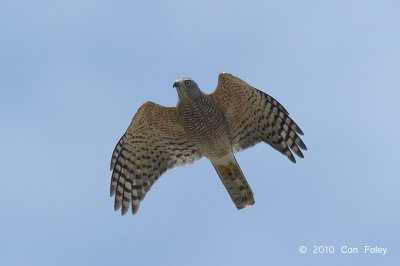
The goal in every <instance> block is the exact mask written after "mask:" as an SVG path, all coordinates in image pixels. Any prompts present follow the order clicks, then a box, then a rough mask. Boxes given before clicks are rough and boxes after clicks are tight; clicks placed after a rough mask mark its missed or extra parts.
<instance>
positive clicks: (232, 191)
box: [212, 156, 255, 210]
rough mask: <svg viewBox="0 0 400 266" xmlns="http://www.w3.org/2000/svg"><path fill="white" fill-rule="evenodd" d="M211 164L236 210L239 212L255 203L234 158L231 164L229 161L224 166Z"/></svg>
mask: <svg viewBox="0 0 400 266" xmlns="http://www.w3.org/2000/svg"><path fill="white" fill-rule="evenodd" d="M232 157H233V156H232ZM212 164H213V166H214V168H215V170H216V171H217V173H218V176H219V178H221V181H222V183H223V184H224V186H225V188H226V190H227V191H228V193H229V196H231V199H232V201H233V203H235V205H236V208H238V209H239V210H240V209H243V208H244V207H246V205H253V204H254V203H255V201H254V197H253V191H252V190H251V188H250V186H249V184H248V183H247V180H246V178H245V177H244V175H243V173H242V170H240V167H239V165H238V163H237V161H236V159H235V157H233V162H232V161H231V160H230V161H229V162H227V163H226V164H225V163H224V164H218V163H216V162H213V161H212Z"/></svg>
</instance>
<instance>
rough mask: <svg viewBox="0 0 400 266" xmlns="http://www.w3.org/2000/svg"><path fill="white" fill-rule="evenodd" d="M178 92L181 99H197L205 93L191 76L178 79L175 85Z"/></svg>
mask: <svg viewBox="0 0 400 266" xmlns="http://www.w3.org/2000/svg"><path fill="white" fill-rule="evenodd" d="M173 87H174V88H176V91H177V92H178V96H179V100H181V101H184V100H196V99H199V98H201V97H203V95H204V93H203V92H202V91H201V90H200V88H199V86H198V85H197V83H196V82H195V81H194V80H193V79H191V78H181V79H177V80H175V82H174V85H173Z"/></svg>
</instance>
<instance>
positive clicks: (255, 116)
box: [110, 73, 307, 215]
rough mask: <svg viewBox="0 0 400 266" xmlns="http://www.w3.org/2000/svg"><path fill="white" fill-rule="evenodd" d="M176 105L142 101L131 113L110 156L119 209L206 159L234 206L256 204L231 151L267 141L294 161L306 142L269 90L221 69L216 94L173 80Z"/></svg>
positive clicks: (191, 82)
mask: <svg viewBox="0 0 400 266" xmlns="http://www.w3.org/2000/svg"><path fill="white" fill-rule="evenodd" d="M173 87H175V88H176V90H177V92H178V98H179V99H178V103H177V105H176V107H164V106H161V105H158V104H155V103H153V102H146V103H144V104H143V105H142V106H141V107H140V108H139V110H138V111H137V113H136V114H135V115H134V117H133V119H132V122H131V124H130V125H129V127H128V129H127V130H126V132H125V134H124V135H123V136H122V137H121V139H120V140H119V141H118V143H117V145H116V146H115V149H114V152H113V154H112V158H111V167H110V169H111V170H112V177H111V186H110V195H111V196H113V195H114V194H115V202H114V209H115V210H118V209H120V208H121V207H122V209H121V214H122V215H124V214H125V213H126V212H127V211H128V209H129V207H130V205H131V207H132V214H135V213H136V212H137V210H138V208H139V204H140V201H141V200H143V198H144V197H145V195H146V193H147V192H148V191H149V190H150V188H151V186H152V185H153V184H154V183H155V182H156V181H157V180H158V178H160V176H161V175H162V174H163V173H164V172H165V171H167V170H168V169H170V168H172V167H174V166H177V165H185V164H188V163H193V162H194V161H195V160H198V159H200V158H202V157H206V158H207V159H208V160H210V162H211V164H212V165H213V166H214V168H215V170H216V172H217V174H218V176H219V177H220V179H221V181H222V183H223V184H224V186H225V188H226V190H227V191H228V193H229V196H230V197H231V198H232V201H233V202H234V204H235V205H236V207H237V208H238V209H243V208H244V207H246V205H253V204H254V197H253V191H252V190H251V188H250V186H249V184H248V183H247V181H246V178H245V177H244V175H243V173H242V170H241V169H240V167H239V165H238V163H237V161H236V159H235V156H234V153H236V152H239V151H241V150H244V149H246V148H249V147H252V146H254V145H255V144H257V143H258V142H265V143H268V144H269V145H271V146H272V147H273V148H274V149H276V150H277V151H279V152H281V153H282V154H283V155H286V156H287V157H288V158H289V160H290V161H292V162H293V163H295V162H296V160H295V158H294V156H293V154H292V152H294V153H295V154H296V155H297V156H299V157H301V158H303V154H302V152H301V149H303V150H306V149H307V147H306V145H305V144H304V143H303V141H302V140H301V139H300V138H299V135H298V134H300V135H303V132H302V130H301V129H300V127H299V126H298V125H297V124H296V123H295V122H294V121H293V120H292V119H291V118H290V117H289V113H288V111H286V109H285V108H284V107H283V106H282V105H281V104H280V103H279V102H278V101H277V100H275V99H274V98H272V97H271V96H269V95H268V94H266V93H264V92H262V91H260V90H258V89H256V88H255V87H253V86H251V85H249V84H247V83H246V82H244V81H243V80H241V79H239V78H237V77H235V76H233V75H231V74H228V73H220V74H219V77H218V85H217V88H216V89H215V91H214V92H213V93H210V94H205V93H203V92H202V91H201V90H200V88H199V86H198V85H197V84H196V82H195V81H194V80H192V79H190V78H181V79H178V80H176V81H175V83H174V84H173Z"/></svg>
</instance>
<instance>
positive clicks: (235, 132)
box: [211, 73, 307, 163]
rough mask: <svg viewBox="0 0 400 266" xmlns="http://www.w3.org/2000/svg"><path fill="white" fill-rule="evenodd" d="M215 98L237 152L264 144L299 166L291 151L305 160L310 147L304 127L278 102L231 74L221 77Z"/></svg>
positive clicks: (224, 74)
mask: <svg viewBox="0 0 400 266" xmlns="http://www.w3.org/2000/svg"><path fill="white" fill-rule="evenodd" d="M211 95H212V97H215V99H216V101H217V103H218V104H219V105H220V107H221V108H222V110H223V111H224V113H225V116H226V119H227V120H228V123H229V126H230V131H231V141H232V146H233V151H234V152H238V151H240V150H243V149H246V148H249V147H251V146H254V145H255V144H257V143H258V142H261V141H264V142H266V143H268V144H270V145H271V146H272V147H273V148H275V149H276V150H278V151H279V152H281V153H282V154H284V155H286V156H287V157H288V158H289V159H290V160H291V161H292V162H294V163H295V162H296V159H295V158H294V156H293V154H292V152H291V151H293V152H294V153H295V154H296V155H298V156H299V157H301V158H303V157H304V156H303V153H302V152H301V150H300V149H303V150H306V149H307V147H306V145H305V144H304V143H303V141H302V140H301V139H300V137H299V136H298V134H300V135H303V131H302V130H301V129H300V127H299V126H298V125H297V124H296V123H295V122H294V121H293V120H292V119H291V118H290V117H289V113H288V111H286V109H285V108H284V107H283V106H282V105H281V104H280V103H279V102H278V101H277V100H275V99H274V98H272V97H271V96H269V95H268V94H266V93H264V92H262V91H260V90H258V89H256V88H254V87H253V86H251V85H249V84H247V83H246V82H244V81H243V80H241V79H239V78H237V77H234V76H232V75H231V74H228V73H221V74H219V78H218V85H217V88H216V90H215V91H214V92H213V93H212V94H211Z"/></svg>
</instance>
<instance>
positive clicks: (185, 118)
mask: <svg viewBox="0 0 400 266" xmlns="http://www.w3.org/2000/svg"><path fill="white" fill-rule="evenodd" d="M177 111H178V116H179V118H180V119H181V122H182V124H183V127H184V128H185V131H186V133H187V135H188V137H189V139H190V140H191V141H192V142H193V143H194V144H195V145H196V146H197V147H198V148H199V149H200V151H201V153H202V154H203V155H204V156H206V157H208V158H213V157H221V156H224V155H226V154H228V153H230V152H231V150H232V147H231V142H230V137H229V129H228V124H227V122H226V120H225V117H224V113H223V112H222V110H221V109H220V108H219V107H218V106H217V105H216V104H215V102H214V101H213V99H212V98H210V97H209V96H207V95H206V96H204V97H202V98H201V99H198V100H196V101H188V102H179V103H178V105H177Z"/></svg>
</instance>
